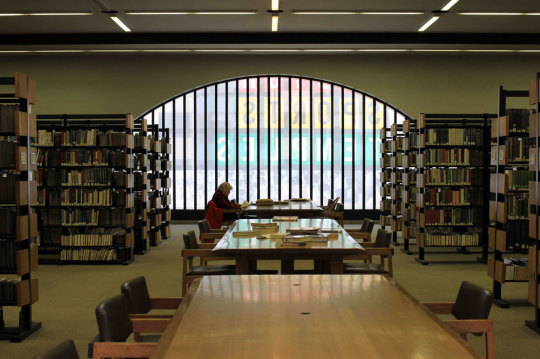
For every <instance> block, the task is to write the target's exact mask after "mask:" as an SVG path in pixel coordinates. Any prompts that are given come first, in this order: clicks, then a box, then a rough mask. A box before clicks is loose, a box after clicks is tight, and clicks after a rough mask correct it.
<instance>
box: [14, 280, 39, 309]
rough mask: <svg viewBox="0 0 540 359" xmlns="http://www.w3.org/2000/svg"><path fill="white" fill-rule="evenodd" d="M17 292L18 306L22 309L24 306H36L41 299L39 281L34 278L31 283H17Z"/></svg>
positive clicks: (25, 281)
mask: <svg viewBox="0 0 540 359" xmlns="http://www.w3.org/2000/svg"><path fill="white" fill-rule="evenodd" d="M30 286H31V288H30ZM30 289H32V295H31V297H30ZM16 291H17V306H19V307H22V306H23V305H28V304H34V303H35V302H37V301H38V299H39V292H38V280H37V279H36V278H34V279H31V280H30V281H28V280H23V281H20V282H17V284H16Z"/></svg>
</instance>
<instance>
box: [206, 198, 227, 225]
mask: <svg viewBox="0 0 540 359" xmlns="http://www.w3.org/2000/svg"><path fill="white" fill-rule="evenodd" d="M204 218H206V219H207V220H208V224H209V225H210V228H211V229H220V228H221V225H222V224H223V209H222V208H219V207H217V206H216V204H215V203H214V201H210V202H208V209H207V210H206V215H205V216H204Z"/></svg>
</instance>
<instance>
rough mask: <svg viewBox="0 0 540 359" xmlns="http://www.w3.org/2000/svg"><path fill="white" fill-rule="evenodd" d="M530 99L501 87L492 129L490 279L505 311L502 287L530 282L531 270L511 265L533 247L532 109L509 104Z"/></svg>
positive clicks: (523, 93) (494, 295)
mask: <svg viewBox="0 0 540 359" xmlns="http://www.w3.org/2000/svg"><path fill="white" fill-rule="evenodd" d="M528 96H529V92H528V91H511V90H505V89H504V88H503V87H502V86H501V87H500V88H499V111H498V112H499V113H498V117H497V118H496V119H494V120H493V121H492V126H491V141H492V143H491V164H492V166H495V171H494V173H492V174H491V176H490V192H491V200H490V202H489V220H490V222H491V223H492V226H491V227H490V229H489V246H490V248H493V257H490V258H489V260H488V276H489V277H490V278H492V279H493V302H494V303H495V304H496V305H498V306H499V307H501V308H508V307H509V303H508V302H507V301H505V300H503V299H502V284H504V283H507V282H523V283H525V282H527V268H525V267H523V266H517V265H516V264H517V263H514V262H512V263H508V261H509V260H510V258H511V256H513V255H521V256H524V255H526V253H527V247H528V245H529V238H528V235H527V233H528V229H529V228H528V227H529V223H528V221H529V208H528V206H529V203H528V197H529V193H528V185H529V181H528V179H529V168H528V165H529V159H528V157H529V147H530V145H531V140H532V139H529V115H528V109H526V108H522V109H511V108H508V106H507V102H508V99H510V98H522V99H524V98H528ZM513 101H514V102H515V101H516V100H513ZM517 101H519V100H517ZM523 102H524V101H523ZM505 260H506V263H505Z"/></svg>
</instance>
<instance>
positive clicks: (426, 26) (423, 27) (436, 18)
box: [418, 16, 439, 32]
mask: <svg viewBox="0 0 540 359" xmlns="http://www.w3.org/2000/svg"><path fill="white" fill-rule="evenodd" d="M437 20H439V16H433V17H432V18H431V19H429V20H428V22H426V23H425V24H424V25H423V26H422V27H421V28H419V29H418V31H419V32H422V31H425V30H426V29H427V28H428V27H430V26H431V25H433V23H434V22H435V21H437Z"/></svg>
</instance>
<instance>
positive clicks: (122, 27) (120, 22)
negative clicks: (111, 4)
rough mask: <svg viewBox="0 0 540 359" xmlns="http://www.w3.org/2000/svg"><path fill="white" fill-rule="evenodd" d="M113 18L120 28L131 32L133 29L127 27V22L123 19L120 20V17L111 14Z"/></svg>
mask: <svg viewBox="0 0 540 359" xmlns="http://www.w3.org/2000/svg"><path fill="white" fill-rule="evenodd" d="M111 20H112V21H114V22H115V23H116V25H118V26H120V28H121V29H122V30H124V31H125V32H131V29H130V28H129V27H127V26H126V24H124V23H123V22H122V20H120V19H119V18H118V17H116V16H111Z"/></svg>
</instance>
